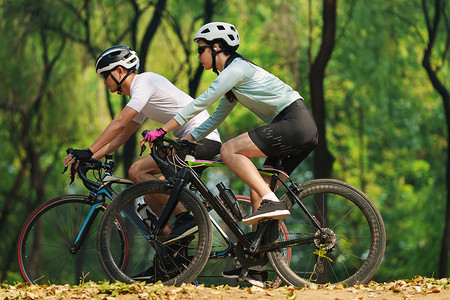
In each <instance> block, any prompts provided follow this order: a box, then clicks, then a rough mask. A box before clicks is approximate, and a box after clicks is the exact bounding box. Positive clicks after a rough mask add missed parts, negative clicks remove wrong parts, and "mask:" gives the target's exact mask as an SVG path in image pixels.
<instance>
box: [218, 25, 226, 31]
mask: <svg viewBox="0 0 450 300" xmlns="http://www.w3.org/2000/svg"><path fill="white" fill-rule="evenodd" d="M217 29H219V30H225V27H223V25H217Z"/></svg>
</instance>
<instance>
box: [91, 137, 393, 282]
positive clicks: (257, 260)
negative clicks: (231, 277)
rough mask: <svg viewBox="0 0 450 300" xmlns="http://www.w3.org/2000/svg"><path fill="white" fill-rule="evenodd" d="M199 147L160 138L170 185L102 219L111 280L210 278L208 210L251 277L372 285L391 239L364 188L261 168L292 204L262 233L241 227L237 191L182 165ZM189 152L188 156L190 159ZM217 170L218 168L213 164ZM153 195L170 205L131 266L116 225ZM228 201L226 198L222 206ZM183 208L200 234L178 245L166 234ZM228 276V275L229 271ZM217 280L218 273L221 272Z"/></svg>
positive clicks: (139, 190)
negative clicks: (257, 273) (124, 259)
mask: <svg viewBox="0 0 450 300" xmlns="http://www.w3.org/2000/svg"><path fill="white" fill-rule="evenodd" d="M194 148H195V143H194V142H190V141H186V140H172V139H169V138H167V137H164V138H158V139H156V140H155V141H154V143H153V148H152V151H151V155H152V157H153V158H154V159H155V161H156V162H157V163H158V166H159V167H160V169H161V170H162V171H163V174H164V173H165V174H169V175H170V174H172V176H166V178H167V180H164V181H162V180H155V181H146V182H142V183H139V184H136V185H133V186H131V187H129V188H127V189H126V190H124V191H123V192H122V193H120V194H119V195H118V197H117V198H116V199H114V200H113V201H112V202H111V204H110V205H109V207H108V208H107V210H106V211H105V213H104V214H103V216H102V220H101V222H100V226H99V230H98V238H97V242H98V251H99V257H100V261H101V263H102V266H103V268H104V270H105V272H106V274H107V275H108V276H109V278H110V279H111V280H115V281H121V282H127V283H129V282H133V281H137V280H139V281H141V280H142V281H146V282H156V281H158V280H161V281H162V282H163V283H164V284H167V285H180V284H182V283H187V282H195V280H196V278H197V276H198V275H199V274H200V273H201V272H202V270H203V268H204V266H205V265H206V263H207V261H208V259H209V258H210V254H211V248H212V240H213V234H212V225H211V221H210V218H209V215H208V209H210V210H214V211H215V213H217V215H218V216H219V218H220V220H221V221H222V222H223V223H224V224H225V225H226V227H227V228H228V229H229V230H230V231H231V233H232V234H233V235H234V236H235V237H236V239H237V242H236V244H235V253H236V257H237V260H238V261H239V264H240V265H241V266H242V267H243V269H242V273H241V275H240V276H241V277H242V278H243V277H245V275H246V274H245V273H246V272H248V270H249V268H251V267H258V266H265V267H266V268H270V269H271V270H273V271H274V273H275V274H276V276H277V277H278V278H281V280H283V281H284V282H285V283H286V284H289V285H294V286H301V285H307V284H310V283H318V284H325V283H332V284H337V283H346V284H348V285H353V284H355V283H366V282H368V281H369V280H370V279H371V278H372V277H373V275H374V274H375V272H376V271H377V269H378V267H379V265H380V263H381V260H382V258H383V255H384V250H385V243H386V235H385V228H384V224H383V220H382V218H381V215H380V213H379V212H378V210H377V208H376V207H375V205H374V204H373V203H372V202H371V201H370V199H369V198H368V197H367V196H366V195H365V194H364V193H363V192H361V191H359V190H358V189H357V188H355V187H353V186H352V185H349V184H347V183H345V182H342V181H339V180H333V179H318V180H311V181H308V182H305V183H301V184H297V183H296V182H295V181H294V180H293V179H292V178H290V177H289V176H287V174H285V173H283V172H282V171H279V170H276V169H270V170H267V169H265V170H260V171H261V172H264V174H266V175H270V176H272V178H273V180H272V187H274V186H275V185H277V186H278V185H279V186H280V188H278V189H277V191H276V193H277V194H278V195H279V198H280V200H281V201H286V202H287V203H288V206H289V208H290V212H291V215H290V216H289V217H288V218H286V219H284V220H283V223H284V224H285V228H287V229H286V230H287V232H283V231H282V230H280V228H281V226H280V223H281V222H280V221H276V220H262V221H260V223H259V224H258V228H257V230H256V232H252V231H251V229H250V228H248V230H247V231H248V232H245V231H246V230H244V229H242V228H241V226H240V225H239V222H240V220H242V218H243V213H242V211H240V210H239V208H238V206H237V205H236V201H235V199H234V197H233V194H232V193H231V191H230V190H229V189H227V188H225V187H224V185H223V184H221V183H218V184H217V188H218V190H219V196H220V197H219V196H216V195H214V194H213V193H212V192H211V190H210V189H209V188H208V187H207V186H206V185H205V184H204V183H203V182H202V181H201V179H200V176H199V174H198V171H197V169H196V168H194V167H192V166H191V165H189V159H187V160H188V161H184V160H182V159H180V155H179V154H180V153H184V154H188V155H187V156H186V157H188V158H189V154H190V153H192V152H193V151H194ZM184 154H183V156H184ZM208 163H211V164H215V163H214V162H208ZM144 196H147V197H152V198H158V197H161V198H164V199H165V200H167V204H166V206H165V208H164V211H163V212H162V214H161V216H160V218H159V219H158V220H155V222H154V223H153V224H152V225H151V226H148V227H147V228H146V229H144V228H141V230H140V232H134V233H133V235H132V236H133V237H132V238H130V239H129V240H130V244H132V245H133V246H130V249H131V251H132V253H131V252H130V253H129V257H128V263H127V266H126V268H121V264H120V260H117V258H116V256H115V255H114V253H115V251H114V249H115V248H116V247H117V245H116V244H115V242H114V240H113V239H112V235H113V232H114V230H113V228H114V226H113V225H114V222H115V220H117V218H120V219H121V220H122V223H123V224H124V226H125V228H126V229H127V233H128V232H129V231H128V227H129V228H136V226H128V223H130V220H129V218H122V217H123V214H124V211H125V210H126V207H127V206H129V205H132V204H133V203H136V202H137V201H139V200H138V199H140V198H142V197H144ZM221 199H223V200H221ZM178 203H182V204H183V205H184V206H185V207H186V209H187V210H188V211H189V212H190V214H191V215H192V216H193V217H194V219H195V222H196V224H197V228H198V230H197V231H196V232H195V233H193V234H191V235H189V236H187V237H185V238H183V239H180V240H178V241H176V242H175V243H172V244H168V243H166V242H165V238H166V237H165V236H164V234H162V233H163V230H164V228H166V226H169V225H170V224H171V223H172V222H173V218H174V217H173V214H172V212H173V210H174V208H175V207H176V205H177V204H178ZM221 271H223V270H221ZM215 275H217V274H215Z"/></svg>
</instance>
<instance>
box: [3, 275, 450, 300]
mask: <svg viewBox="0 0 450 300" xmlns="http://www.w3.org/2000/svg"><path fill="white" fill-rule="evenodd" d="M449 282H450V280H449V279H447V278H444V279H430V278H424V277H421V276H416V277H414V278H413V279H411V280H398V281H395V282H389V283H376V282H371V283H369V284H366V285H357V286H353V287H343V286H341V285H338V286H318V285H312V286H310V287H308V288H294V287H280V288H268V289H262V288H257V287H245V288H239V287H229V286H217V287H208V288H206V287H204V286H194V285H182V286H181V287H173V286H164V285H162V284H158V283H157V284H154V285H145V284H143V283H135V284H130V285H127V284H122V283H113V284H110V283H94V282H87V283H84V284H81V285H78V286H70V285H50V286H46V285H44V286H28V285H25V284H17V285H15V286H11V285H6V284H3V285H2V286H1V288H0V299H8V300H10V299H93V298H94V299H105V300H110V299H120V300H132V299H133V300H134V299H167V300H175V299H195V300H197V299H208V300H232V299H246V300H263V299H265V300H272V299H273V300H275V299H276V300H278V299H288V300H293V299H301V300H339V299H340V300H356V299H357V300H363V299H367V300H369V299H377V300H378V299H383V300H384V299H386V300H388V299H389V300H390V299H394V300H395V299H414V300H416V299H417V300H421V299H426V300H437V299H439V300H441V299H449V300H450V286H448V284H449Z"/></svg>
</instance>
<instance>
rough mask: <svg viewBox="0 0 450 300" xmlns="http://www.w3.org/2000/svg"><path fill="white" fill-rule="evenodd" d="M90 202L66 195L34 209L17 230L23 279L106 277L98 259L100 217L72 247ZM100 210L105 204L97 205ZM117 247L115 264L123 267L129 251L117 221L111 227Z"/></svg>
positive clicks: (49, 280) (70, 280)
mask: <svg viewBox="0 0 450 300" xmlns="http://www.w3.org/2000/svg"><path fill="white" fill-rule="evenodd" d="M92 207H93V203H92V201H91V200H90V199H89V197H88V196H84V195H65V196H61V197H58V198H55V199H53V200H50V201H48V202H46V203H44V204H43V205H41V206H40V207H39V208H37V209H36V210H35V211H34V212H33V213H32V214H31V215H30V217H29V218H28V219H27V221H26V222H25V224H24V226H23V227H22V230H21V231H20V236H19V243H18V247H17V250H18V252H17V257H18V260H19V267H20V271H21V273H22V276H23V278H24V279H25V280H26V282H27V283H29V284H49V283H51V284H66V283H69V284H73V285H74V284H79V283H80V282H83V281H88V280H92V281H100V280H107V279H108V276H106V274H105V273H104V272H103V270H102V267H101V265H100V264H99V262H98V256H97V249H96V237H97V235H96V232H97V231H96V230H97V227H98V224H99V222H100V218H96V219H91V221H92V223H91V224H90V229H89V230H88V232H87V235H86V237H85V238H84V240H83V241H82V243H81V245H80V247H79V248H76V247H74V244H75V241H76V240H77V238H79V234H80V232H81V229H82V228H86V226H89V225H88V224H87V222H86V221H87V220H88V218H90V216H91V215H90V212H91V208H92ZM96 209H98V210H99V212H103V211H104V210H105V209H106V205H105V204H104V203H103V204H99V205H98V207H97V208H96ZM112 232H113V235H114V239H115V240H116V241H117V244H118V247H120V249H121V251H120V256H119V257H118V263H119V265H120V266H121V268H123V266H124V264H125V262H126V253H127V251H128V249H127V248H128V244H127V237H126V234H125V231H124V230H123V228H122V227H121V224H120V222H117V225H116V226H115V227H114V229H113V230H112Z"/></svg>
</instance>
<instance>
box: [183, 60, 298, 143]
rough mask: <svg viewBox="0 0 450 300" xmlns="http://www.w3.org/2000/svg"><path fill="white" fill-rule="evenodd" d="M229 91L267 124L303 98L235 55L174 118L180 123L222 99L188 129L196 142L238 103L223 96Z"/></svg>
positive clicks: (270, 75) (281, 82) (268, 74)
mask: <svg viewBox="0 0 450 300" xmlns="http://www.w3.org/2000/svg"><path fill="white" fill-rule="evenodd" d="M229 90H232V91H233V93H234V94H235V95H236V98H237V99H238V101H239V102H240V103H241V104H242V105H243V106H244V107H246V108H248V109H249V110H251V111H252V112H253V113H254V114H255V115H257V116H258V117H259V118H260V119H261V120H263V121H264V122H266V123H270V122H271V121H272V120H273V119H274V118H275V117H276V116H277V115H278V114H279V113H280V112H281V111H282V110H283V109H284V108H286V107H287V106H289V105H290V104H291V103H292V102H294V101H295V100H297V99H302V97H301V96H300V94H299V93H298V92H296V91H294V90H293V89H292V88H291V87H290V86H289V85H287V84H286V83H284V82H283V81H281V80H280V79H279V78H277V77H276V76H274V75H272V74H270V73H269V72H267V71H265V70H264V69H262V68H260V67H258V66H256V65H254V64H252V63H249V62H247V61H245V60H243V59H242V58H235V59H234V60H233V61H232V62H231V63H230V64H229V65H228V66H227V67H226V68H225V69H224V70H223V71H222V72H221V73H220V74H219V76H218V77H217V78H216V80H214V81H213V82H212V84H211V86H210V87H209V88H208V89H207V90H206V91H205V92H204V93H203V94H201V95H200V96H199V97H198V98H197V99H195V100H194V101H192V102H191V103H190V104H189V105H187V106H186V107H185V108H184V109H183V110H181V111H180V112H178V114H177V115H175V117H174V119H175V121H177V122H178V123H179V124H180V125H183V124H184V123H186V122H187V121H189V120H190V119H191V118H193V117H194V116H195V115H197V114H198V113H199V112H200V111H202V110H204V109H206V108H207V107H209V106H210V105H211V104H212V103H214V102H215V101H216V100H218V99H220V98H221V100H220V103H219V105H218V106H217V109H216V110H215V111H214V113H213V114H212V115H211V116H210V117H209V118H208V119H207V120H206V121H205V122H203V124H201V125H200V126H198V127H197V128H196V129H195V130H194V131H192V132H191V135H192V136H193V137H194V139H195V140H197V141H198V140H200V139H202V138H204V137H205V136H206V135H208V134H209V133H210V132H211V131H212V130H214V129H215V128H217V126H219V125H220V123H222V122H223V120H224V119H225V118H226V117H227V116H228V115H229V114H230V112H231V110H232V109H233V108H234V106H235V105H236V104H237V102H236V101H234V102H232V103H230V102H229V101H228V100H227V99H226V98H225V97H224V95H225V93H226V92H228V91H229Z"/></svg>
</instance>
